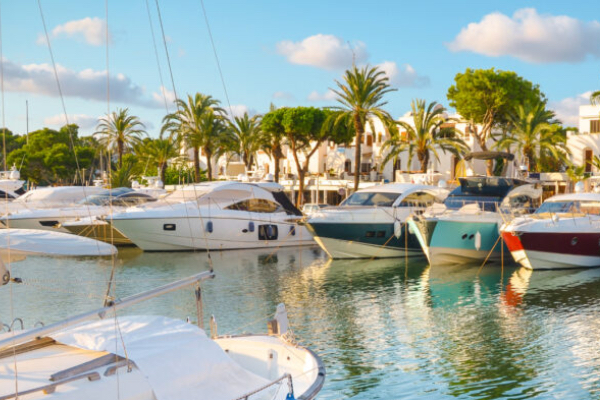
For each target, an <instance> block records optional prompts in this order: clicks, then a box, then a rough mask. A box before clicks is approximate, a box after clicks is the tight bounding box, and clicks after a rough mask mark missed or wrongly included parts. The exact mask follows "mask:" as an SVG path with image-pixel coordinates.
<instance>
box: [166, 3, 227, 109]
mask: <svg viewBox="0 0 600 400" xmlns="http://www.w3.org/2000/svg"><path fill="white" fill-rule="evenodd" d="M157 1H158V0H157ZM200 4H201V5H202V13H203V14H204V21H205V22H206V30H207V31H208V37H209V38H210V44H211V45H212V49H213V53H214V55H215V61H216V62H217V69H218V70H219V76H220V77H221V84H222V85H223V91H224V92H225V100H227V105H228V107H229V115H230V116H231V118H233V109H232V108H231V102H230V101H229V94H228V93H227V86H226V85H225V78H224V77H223V71H222V70H221V62H220V61H219V55H218V54H217V47H216V46H215V41H214V40H213V35H212V31H211V29H210V24H209V23H208V15H207V14H206V8H204V0H200Z"/></svg>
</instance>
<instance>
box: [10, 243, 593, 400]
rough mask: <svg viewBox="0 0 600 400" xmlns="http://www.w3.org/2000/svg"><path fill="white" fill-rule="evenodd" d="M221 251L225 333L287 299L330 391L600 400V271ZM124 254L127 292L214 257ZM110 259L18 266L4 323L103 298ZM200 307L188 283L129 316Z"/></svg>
mask: <svg viewBox="0 0 600 400" xmlns="http://www.w3.org/2000/svg"><path fill="white" fill-rule="evenodd" d="M211 254H212V264H213V265H214V269H215V272H216V274H217V278H216V279H215V280H213V281H208V282H206V283H204V284H203V293H204V300H205V303H204V304H205V315H206V316H207V318H208V316H209V315H211V314H214V315H215V316H216V318H217V321H218V325H219V333H241V332H264V331H265V330H266V325H265V323H266V320H267V318H269V317H270V316H271V315H272V314H273V312H274V310H275V306H276V305H277V304H278V303H280V302H284V303H285V304H286V305H287V307H288V312H289V316H290V320H291V322H292V325H293V328H294V331H295V333H296V336H297V338H298V340H299V342H301V343H303V344H305V345H307V346H310V347H311V348H312V349H313V350H315V351H316V352H317V353H318V354H319V355H320V356H321V357H322V358H323V359H324V361H325V364H326V367H327V381H326V384H325V387H324V389H323V390H322V392H321V395H320V396H319V399H399V398H403V399H455V398H458V399H527V398H536V399H598V398H600V270H587V271H586V270H581V271H555V272H548V271H535V272H533V273H531V272H529V271H527V270H524V269H515V268H504V269H501V268H500V267H496V266H486V267H484V268H483V269H482V270H481V271H479V267H478V266H475V267H467V266H463V267H439V268H437V267H436V268H428V267H427V266H426V265H425V264H424V262H423V261H420V262H419V261H412V260H411V261H409V263H408V265H405V263H404V260H402V259H400V260H375V261H365V260H360V261H334V262H331V261H328V260H327V257H326V256H325V255H324V254H323V253H322V252H321V251H320V250H318V249H316V248H310V249H282V250H278V251H275V252H273V253H271V252H270V251H234V252H224V253H211ZM114 262H115V263H116V267H117V279H118V283H117V292H118V293H119V296H120V297H125V296H127V295H129V294H133V293H136V292H139V291H141V290H144V289H148V288H152V287H154V286H157V285H160V284H163V283H166V282H170V281H172V280H175V279H177V278H180V277H185V276H188V275H190V274H192V273H195V272H199V271H203V270H205V269H207V268H208V266H209V264H210V262H209V259H208V258H207V255H206V254H205V253H142V252H140V251H137V250H123V251H122V252H121V253H120V255H119V257H118V259H116V260H115V261H114ZM112 264H113V261H112V260H110V259H103V260H98V259H90V258H87V259H76V260H73V259H66V258H42V257H30V258H28V259H27V260H25V261H22V262H19V263H15V264H13V275H14V276H19V277H21V278H22V279H23V281H24V284H22V285H18V286H15V285H12V290H10V288H9V287H2V288H0V320H2V321H3V322H7V321H10V320H11V319H12V318H13V317H17V316H18V317H24V319H25V324H26V326H27V327H29V326H32V325H33V324H34V323H35V322H36V321H38V320H41V321H44V322H46V323H48V322H52V321H56V320H58V319H61V318H63V317H66V316H68V315H72V314H73V313H76V312H81V311H86V310H89V309H92V308H96V307H99V306H100V305H101V303H102V296H103V293H104V291H105V290H106V289H105V288H106V280H107V278H108V276H109V274H110V270H111V268H112ZM11 298H12V301H11ZM11 304H12V306H11ZM194 310H195V304H194V302H193V294H192V290H191V289H190V290H183V291H180V292H178V293H174V294H169V295H167V296H163V297H161V298H159V299H154V300H152V301H149V302H147V303H144V304H141V305H138V306H135V307H134V308H132V309H130V310H129V311H128V312H129V313H157V314H163V315H168V316H172V317H177V318H186V317H187V316H194V315H195V311H194Z"/></svg>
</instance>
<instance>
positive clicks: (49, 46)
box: [37, 0, 81, 172]
mask: <svg viewBox="0 0 600 400" xmlns="http://www.w3.org/2000/svg"><path fill="white" fill-rule="evenodd" d="M37 3H38V8H39V9H40V17H41V19H42V25H43V26H44V35H45V37H46V44H47V45H48V52H49V53H50V60H52V68H53V70H54V78H55V79H56V86H57V88H58V94H59V97H60V102H61V104H62V109H63V114H64V116H65V122H66V123H67V126H66V128H67V131H68V132H69V140H70V142H71V148H72V149H73V153H74V155H75V165H76V166H77V171H78V172H79V171H81V168H80V167H79V157H77V152H76V151H75V142H74V140H73V132H72V131H71V126H70V123H69V115H68V114H67V107H66V105H65V98H64V95H63V91H62V87H61V86H60V80H59V79H58V69H57V68H56V62H55V61H54V52H53V51H52V44H51V43H50V36H49V35H48V28H47V27H46V19H45V18H44V10H43V9H42V3H41V2H40V0H37Z"/></svg>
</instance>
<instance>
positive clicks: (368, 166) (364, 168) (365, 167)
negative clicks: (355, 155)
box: [360, 163, 371, 173]
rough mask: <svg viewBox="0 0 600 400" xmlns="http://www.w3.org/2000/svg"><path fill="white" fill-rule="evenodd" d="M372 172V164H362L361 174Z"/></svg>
mask: <svg viewBox="0 0 600 400" xmlns="http://www.w3.org/2000/svg"><path fill="white" fill-rule="evenodd" d="M370 170H371V163H360V172H361V173H367V172H369V171H370Z"/></svg>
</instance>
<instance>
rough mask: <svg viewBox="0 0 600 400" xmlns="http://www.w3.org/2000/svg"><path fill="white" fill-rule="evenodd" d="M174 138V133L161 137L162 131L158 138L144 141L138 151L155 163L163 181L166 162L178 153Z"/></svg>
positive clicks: (176, 142)
mask: <svg viewBox="0 0 600 400" xmlns="http://www.w3.org/2000/svg"><path fill="white" fill-rule="evenodd" d="M176 139H177V138H176V137H175V136H174V135H168V136H167V137H163V132H161V134H160V136H159V137H158V139H151V140H150V141H148V142H147V143H145V145H144V148H143V151H142V152H140V153H139V154H144V155H145V156H146V158H147V159H148V162H150V163H153V164H156V166H157V167H158V171H159V173H160V179H161V180H162V181H163V182H165V174H166V172H167V162H168V161H169V160H170V159H172V158H175V157H177V156H178V155H179V146H178V141H177V140H176Z"/></svg>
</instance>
